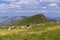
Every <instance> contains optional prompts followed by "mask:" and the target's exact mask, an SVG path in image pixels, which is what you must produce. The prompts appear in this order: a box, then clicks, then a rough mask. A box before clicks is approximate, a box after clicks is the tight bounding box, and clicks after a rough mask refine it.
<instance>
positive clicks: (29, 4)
mask: <svg viewBox="0 0 60 40" xmlns="http://www.w3.org/2000/svg"><path fill="white" fill-rule="evenodd" d="M2 1H6V2H10V4H4V3H3V4H0V10H2V12H7V11H10V12H11V11H12V12H13V11H14V12H15V11H16V12H21V10H20V9H22V11H23V9H39V8H43V9H46V8H47V7H46V6H43V7H41V6H39V7H38V6H36V5H39V3H40V2H48V1H52V0H39V1H37V0H2ZM55 1H58V0H55ZM49 7H58V5H57V4H56V3H51V4H49ZM36 11H37V12H40V11H38V10H36ZM25 12H28V10H26V11H25ZM30 12H31V11H30ZM33 12H35V11H33ZM42 12H47V11H42Z"/></svg>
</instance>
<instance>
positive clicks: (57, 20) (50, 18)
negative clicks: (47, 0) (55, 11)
mask: <svg viewBox="0 0 60 40" xmlns="http://www.w3.org/2000/svg"><path fill="white" fill-rule="evenodd" d="M48 20H49V21H54V22H60V17H57V18H52V17H48Z"/></svg>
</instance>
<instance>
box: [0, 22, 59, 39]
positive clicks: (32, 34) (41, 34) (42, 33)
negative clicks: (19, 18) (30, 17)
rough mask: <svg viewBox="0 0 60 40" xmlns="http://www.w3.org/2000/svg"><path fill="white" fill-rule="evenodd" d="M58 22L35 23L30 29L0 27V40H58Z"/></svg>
mask: <svg viewBox="0 0 60 40" xmlns="http://www.w3.org/2000/svg"><path fill="white" fill-rule="evenodd" d="M59 30H60V23H51V24H50V23H49V24H45V25H41V24H40V25H35V26H32V28H30V29H27V28H25V29H21V28H19V29H18V28H17V29H16V28H15V29H12V30H10V31H7V30H2V29H0V40H60V31H59Z"/></svg>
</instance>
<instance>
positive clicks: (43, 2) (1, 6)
mask: <svg viewBox="0 0 60 40" xmlns="http://www.w3.org/2000/svg"><path fill="white" fill-rule="evenodd" d="M39 13H42V14H44V15H45V16H49V17H60V0H0V17H3V16H10V17H11V16H31V15H35V14H39Z"/></svg>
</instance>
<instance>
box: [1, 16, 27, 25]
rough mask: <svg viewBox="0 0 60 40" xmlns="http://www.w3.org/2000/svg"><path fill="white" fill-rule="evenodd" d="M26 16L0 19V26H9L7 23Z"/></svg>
mask: <svg viewBox="0 0 60 40" xmlns="http://www.w3.org/2000/svg"><path fill="white" fill-rule="evenodd" d="M26 17H27V16H14V17H7V16H4V17H0V25H4V24H9V23H13V22H15V21H17V20H20V19H23V18H26Z"/></svg>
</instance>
